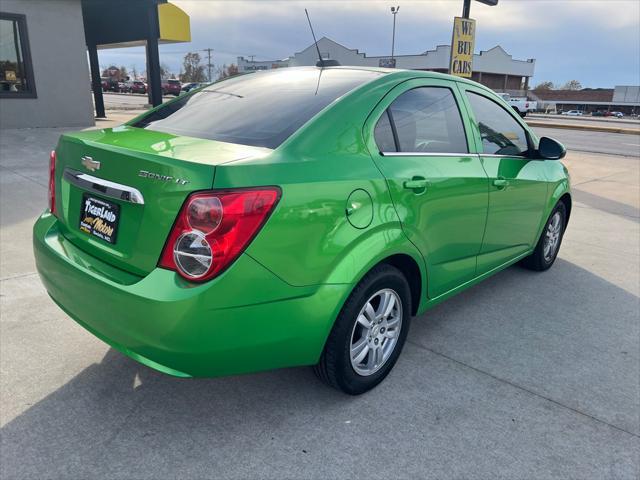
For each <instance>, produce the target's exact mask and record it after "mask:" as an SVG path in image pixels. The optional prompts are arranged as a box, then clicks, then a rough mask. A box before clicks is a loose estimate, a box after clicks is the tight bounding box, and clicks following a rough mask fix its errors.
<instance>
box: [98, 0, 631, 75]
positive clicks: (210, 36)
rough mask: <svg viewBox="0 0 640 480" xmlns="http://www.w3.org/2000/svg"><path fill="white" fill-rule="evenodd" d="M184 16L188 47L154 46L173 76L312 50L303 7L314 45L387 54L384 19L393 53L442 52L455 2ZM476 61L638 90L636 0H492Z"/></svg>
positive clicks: (335, 1) (332, 0)
mask: <svg viewBox="0 0 640 480" xmlns="http://www.w3.org/2000/svg"><path fill="white" fill-rule="evenodd" d="M172 3H174V4H176V5H177V6H179V7H180V8H182V9H183V10H184V11H185V12H186V13H187V14H188V15H189V16H190V17H191V37H192V41H191V43H176V44H167V45H161V46H160V61H161V62H162V63H164V64H166V65H167V66H168V67H169V68H170V70H171V71H172V72H174V73H178V72H179V71H180V67H181V64H182V59H183V57H184V54H185V53H187V52H189V51H196V52H199V53H200V54H201V55H202V56H203V59H204V60H205V61H206V53H205V52H204V51H203V49H205V48H213V49H214V51H213V59H212V61H213V63H214V64H215V65H216V67H219V66H221V65H223V64H227V65H229V64H231V63H235V62H236V57H238V56H244V57H249V56H251V55H254V56H255V59H256V60H274V59H281V58H286V57H288V56H290V55H293V54H294V53H295V52H299V51H301V50H303V49H305V48H306V47H307V46H309V45H310V44H311V43H312V41H313V40H312V37H311V33H310V31H309V27H308V24H307V21H306V17H305V14H304V9H305V8H307V9H308V10H309V14H310V15H311V20H312V22H313V26H314V30H315V32H316V36H317V37H318V38H320V37H322V36H326V37H329V38H331V39H333V40H335V41H337V42H338V43H341V44H342V45H345V46H346V47H349V48H357V49H358V50H360V52H364V53H366V54H367V55H371V56H376V55H390V52H391V32H392V22H393V16H392V15H391V12H390V6H392V5H393V6H400V11H399V12H398V14H397V19H396V43H395V53H396V55H408V54H416V53H421V52H424V51H425V50H431V49H434V48H435V47H436V45H444V44H449V42H450V41H451V30H452V24H453V17H454V16H456V15H460V14H461V10H462V0H412V1H405V0H393V1H377V0H355V1H353V0H351V1H349V0H323V1H298V0H278V1H270V0H262V1H240V0H238V1H234V0H227V1H210V0H172ZM471 18H475V19H476V22H477V23H476V47H475V49H476V53H477V52H479V51H480V50H488V49H490V48H492V47H494V46H495V45H501V46H502V47H503V48H504V49H505V50H506V51H507V52H508V53H509V54H510V55H513V58H515V59H520V60H526V59H529V58H535V59H536V67H535V76H534V78H533V80H532V82H530V84H531V85H536V84H538V83H540V82H542V81H552V82H554V83H555V84H558V85H562V84H563V83H565V82H567V81H569V80H574V79H575V80H578V81H580V82H581V83H582V85H583V86H584V87H592V88H596V87H605V88H611V87H614V86H615V85H639V84H640V1H639V0H499V3H498V6H495V7H490V6H487V5H484V4H481V3H479V2H476V1H474V2H472V6H471ZM99 60H100V65H101V66H103V67H106V66H108V65H111V64H115V65H118V66H120V65H124V66H126V67H127V68H128V69H129V70H131V67H132V66H134V65H135V66H136V69H137V70H138V71H143V70H144V69H145V67H144V64H145V56H144V49H143V48H127V49H111V50H100V51H99Z"/></svg>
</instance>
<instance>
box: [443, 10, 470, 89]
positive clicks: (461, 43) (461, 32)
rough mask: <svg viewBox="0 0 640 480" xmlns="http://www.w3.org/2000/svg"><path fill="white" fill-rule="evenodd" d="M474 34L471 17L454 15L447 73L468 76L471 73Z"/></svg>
mask: <svg viewBox="0 0 640 480" xmlns="http://www.w3.org/2000/svg"><path fill="white" fill-rule="evenodd" d="M475 36H476V21H475V20H473V19H472V18H462V17H455V18H454V19H453V36H452V38H451V60H450V63H449V73H450V74H452V75H457V76H458V77H465V78H470V77H471V74H472V73H473V45H474V40H475Z"/></svg>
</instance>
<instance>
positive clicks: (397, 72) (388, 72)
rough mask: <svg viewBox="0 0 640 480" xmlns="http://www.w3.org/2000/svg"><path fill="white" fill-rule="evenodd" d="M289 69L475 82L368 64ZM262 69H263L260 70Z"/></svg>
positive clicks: (432, 73) (441, 74)
mask: <svg viewBox="0 0 640 480" xmlns="http://www.w3.org/2000/svg"><path fill="white" fill-rule="evenodd" d="M287 68H288V69H289V70H364V71H370V72H377V73H381V74H384V75H385V76H387V77H388V76H393V77H398V79H401V78H437V79H440V80H450V81H454V82H463V83H469V84H474V85H475V84H476V82H474V81H472V80H468V79H466V78H462V77H456V76H454V75H448V74H446V73H440V72H431V71H427V70H407V69H404V68H383V67H368V66H352V65H348V66H347V65H345V66H339V67H323V68H321V67H287ZM262 71H264V70H262Z"/></svg>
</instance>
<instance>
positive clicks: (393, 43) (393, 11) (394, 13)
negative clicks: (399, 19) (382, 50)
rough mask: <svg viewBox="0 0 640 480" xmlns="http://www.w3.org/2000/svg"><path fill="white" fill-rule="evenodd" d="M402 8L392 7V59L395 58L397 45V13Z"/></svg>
mask: <svg viewBox="0 0 640 480" xmlns="http://www.w3.org/2000/svg"><path fill="white" fill-rule="evenodd" d="M398 10H400V7H391V13H392V14H393V33H392V34H391V59H392V60H393V58H394V53H395V46H396V14H397V13H398Z"/></svg>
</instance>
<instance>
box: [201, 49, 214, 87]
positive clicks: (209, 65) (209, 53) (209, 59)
mask: <svg viewBox="0 0 640 480" xmlns="http://www.w3.org/2000/svg"><path fill="white" fill-rule="evenodd" d="M203 51H205V52H207V77H208V79H209V81H211V67H212V66H213V65H211V52H212V51H213V48H205V49H204V50H203Z"/></svg>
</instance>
